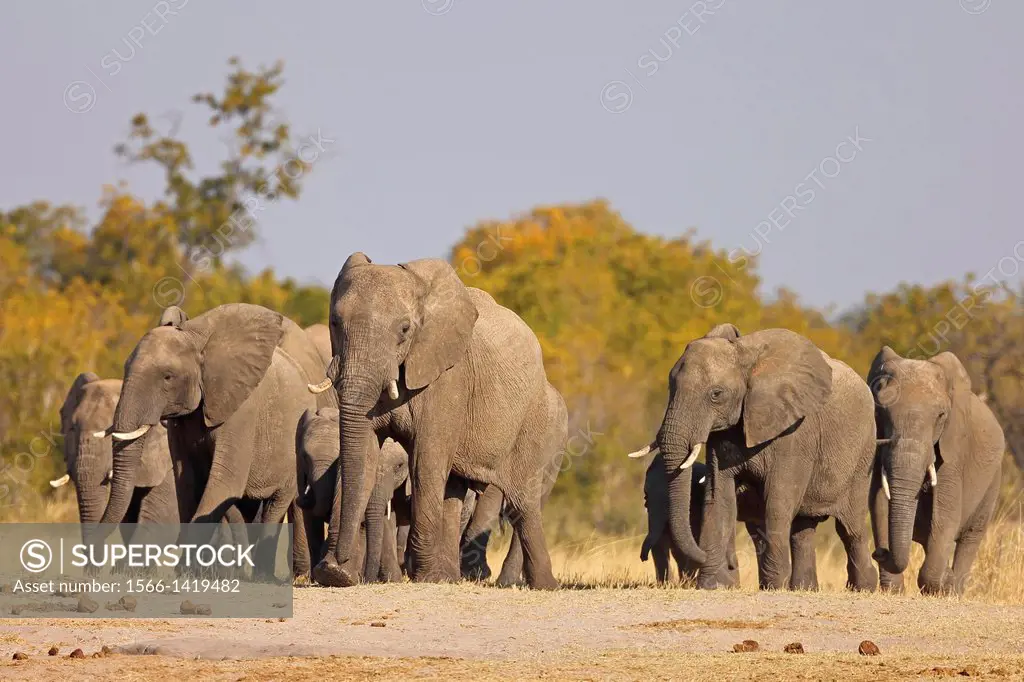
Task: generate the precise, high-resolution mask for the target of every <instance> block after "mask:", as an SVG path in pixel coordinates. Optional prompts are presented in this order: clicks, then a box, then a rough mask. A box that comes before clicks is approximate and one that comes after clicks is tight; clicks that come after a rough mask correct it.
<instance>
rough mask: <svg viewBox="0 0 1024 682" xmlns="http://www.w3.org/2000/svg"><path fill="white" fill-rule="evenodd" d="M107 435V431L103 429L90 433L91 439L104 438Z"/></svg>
mask: <svg viewBox="0 0 1024 682" xmlns="http://www.w3.org/2000/svg"><path fill="white" fill-rule="evenodd" d="M108 435H109V434H108V433H107V429H103V430H102V431H93V432H92V437H93V438H106V437H107V436H108Z"/></svg>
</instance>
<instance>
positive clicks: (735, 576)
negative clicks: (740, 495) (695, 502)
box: [718, 485, 740, 587]
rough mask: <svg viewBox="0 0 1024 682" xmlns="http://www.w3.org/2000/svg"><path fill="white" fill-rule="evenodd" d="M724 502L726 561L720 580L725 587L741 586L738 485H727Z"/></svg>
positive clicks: (723, 543) (723, 545)
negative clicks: (737, 553)
mask: <svg viewBox="0 0 1024 682" xmlns="http://www.w3.org/2000/svg"><path fill="white" fill-rule="evenodd" d="M722 504H724V505H727V508H726V510H725V511H726V512H727V514H728V516H727V518H726V521H725V528H723V533H724V534H723V536H722V547H723V548H724V549H725V563H724V564H723V565H722V571H721V572H720V573H719V575H718V582H719V584H721V585H722V586H724V587H739V584H740V574H739V558H737V556H736V514H737V507H736V486H734V485H733V486H726V489H725V496H724V497H723V498H722Z"/></svg>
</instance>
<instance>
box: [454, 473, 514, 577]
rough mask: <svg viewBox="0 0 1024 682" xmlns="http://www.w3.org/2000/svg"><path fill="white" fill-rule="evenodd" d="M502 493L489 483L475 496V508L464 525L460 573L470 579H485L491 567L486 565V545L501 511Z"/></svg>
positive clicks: (489, 573) (489, 574) (488, 575)
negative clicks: (467, 523)
mask: <svg viewBox="0 0 1024 682" xmlns="http://www.w3.org/2000/svg"><path fill="white" fill-rule="evenodd" d="M503 499H504V495H503V494H502V492H501V490H500V489H499V488H498V486H495V485H489V486H487V488H485V489H484V492H483V493H482V494H481V495H479V496H478V497H477V500H476V509H475V510H474V511H473V517H472V518H471V519H470V521H469V525H468V526H467V527H466V532H465V533H464V534H463V541H462V575H463V577H465V578H468V579H470V580H487V579H488V578H490V577H491V568H490V566H488V565H487V545H488V543H489V542H490V539H491V532H492V529H493V528H494V523H495V521H497V520H498V515H499V514H500V513H501V502H502V500H503Z"/></svg>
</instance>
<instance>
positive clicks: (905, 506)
mask: <svg viewBox="0 0 1024 682" xmlns="http://www.w3.org/2000/svg"><path fill="white" fill-rule="evenodd" d="M892 447H893V456H892V458H891V459H890V461H889V463H888V464H889V466H888V469H889V472H888V473H889V476H888V478H889V492H890V495H891V500H890V501H889V553H888V555H884V556H882V558H881V560H880V561H879V564H880V565H881V566H882V568H884V569H885V570H886V571H888V572H890V573H902V572H903V571H905V570H906V569H907V564H908V563H909V561H910V543H911V541H912V540H913V539H914V521H915V519H916V517H917V502H918V497H919V496H920V493H921V484H922V483H923V482H924V477H925V472H926V470H927V468H928V465H929V464H931V461H932V457H933V456H934V453H933V452H932V450H931V448H930V447H927V446H926V444H925V443H923V442H921V441H916V440H904V441H895V442H894V443H893V446H892ZM883 466H885V465H884V464H883Z"/></svg>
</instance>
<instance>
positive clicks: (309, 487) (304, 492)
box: [302, 483, 313, 495]
mask: <svg viewBox="0 0 1024 682" xmlns="http://www.w3.org/2000/svg"><path fill="white" fill-rule="evenodd" d="M312 489H313V486H311V485H310V484H308V483H307V484H306V489H305V490H304V491H303V493H302V494H303V495H308V494H309V491H310V490H312Z"/></svg>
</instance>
